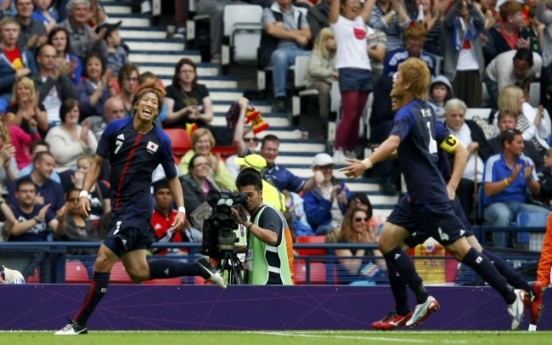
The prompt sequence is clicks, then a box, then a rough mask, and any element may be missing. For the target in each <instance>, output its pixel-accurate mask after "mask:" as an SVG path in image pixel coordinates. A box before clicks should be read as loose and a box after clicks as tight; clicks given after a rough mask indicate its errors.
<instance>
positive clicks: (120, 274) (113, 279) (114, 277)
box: [109, 261, 135, 284]
mask: <svg viewBox="0 0 552 345" xmlns="http://www.w3.org/2000/svg"><path fill="white" fill-rule="evenodd" d="M109 282H110V283H111V284H135V283H134V282H133V281H132V279H130V277H129V275H128V273H127V271H126V270H125V266H123V263H122V262H121V261H117V262H116V263H115V265H113V269H111V275H110V276H109Z"/></svg>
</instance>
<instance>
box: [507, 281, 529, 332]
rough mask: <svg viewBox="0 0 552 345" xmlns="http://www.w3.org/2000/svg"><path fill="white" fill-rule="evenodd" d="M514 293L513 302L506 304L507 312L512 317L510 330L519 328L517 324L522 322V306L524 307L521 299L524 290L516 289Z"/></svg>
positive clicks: (522, 298) (523, 298)
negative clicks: (514, 298)
mask: <svg viewBox="0 0 552 345" xmlns="http://www.w3.org/2000/svg"><path fill="white" fill-rule="evenodd" d="M514 293H515V294H516V300H515V301H514V303H512V304H510V305H508V314H510V316H511V317H512V330H516V329H519V326H521V323H522V322H523V308H524V307H525V304H524V303H523V301H524V300H525V294H526V292H525V291H523V290H518V289H516V290H514Z"/></svg>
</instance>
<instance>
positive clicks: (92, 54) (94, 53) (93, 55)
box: [83, 50, 106, 79]
mask: <svg viewBox="0 0 552 345" xmlns="http://www.w3.org/2000/svg"><path fill="white" fill-rule="evenodd" d="M92 58H96V59H98V60H100V63H101V64H102V73H101V75H100V79H101V77H103V75H104V74H105V70H106V66H105V58H104V57H103V55H102V54H100V52H98V51H95V50H93V51H91V52H90V53H88V56H87V57H86V59H85V60H84V66H83V67H84V70H83V74H84V76H85V77H87V78H88V73H87V72H86V66H87V65H88V61H90V59H92Z"/></svg>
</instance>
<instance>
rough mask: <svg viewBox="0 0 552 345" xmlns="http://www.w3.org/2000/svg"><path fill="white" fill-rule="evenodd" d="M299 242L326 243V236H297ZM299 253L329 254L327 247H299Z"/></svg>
mask: <svg viewBox="0 0 552 345" xmlns="http://www.w3.org/2000/svg"><path fill="white" fill-rule="evenodd" d="M295 242H297V243H326V236H297V239H296V240H295ZM297 254H298V255H301V256H307V255H327V254H328V252H327V251H326V249H297Z"/></svg>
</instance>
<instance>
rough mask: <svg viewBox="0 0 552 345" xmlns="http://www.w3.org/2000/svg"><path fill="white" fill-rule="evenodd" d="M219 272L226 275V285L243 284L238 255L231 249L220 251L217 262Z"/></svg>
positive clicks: (241, 268)
mask: <svg viewBox="0 0 552 345" xmlns="http://www.w3.org/2000/svg"><path fill="white" fill-rule="evenodd" d="M219 269H220V273H221V274H222V276H223V277H226V283H227V284H228V285H231V284H232V285H236V284H244V281H243V276H242V272H243V267H242V264H241V262H240V259H238V256H237V255H236V253H234V252H233V251H222V252H221V259H220V264H219Z"/></svg>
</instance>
